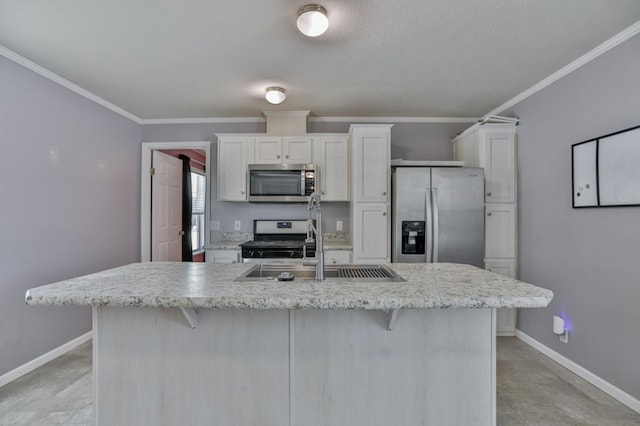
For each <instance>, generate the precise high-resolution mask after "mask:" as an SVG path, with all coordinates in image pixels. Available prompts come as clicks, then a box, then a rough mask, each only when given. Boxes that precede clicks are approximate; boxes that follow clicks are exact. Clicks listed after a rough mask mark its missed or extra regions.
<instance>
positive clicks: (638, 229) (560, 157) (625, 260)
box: [505, 36, 640, 398]
mask: <svg viewBox="0 0 640 426" xmlns="http://www.w3.org/2000/svg"><path fill="white" fill-rule="evenodd" d="M638 52H640V36H635V37H634V38H632V39H630V40H628V41H627V42H625V43H623V44H621V45H620V46H618V47H616V48H614V49H613V50H611V51H609V52H607V53H605V54H604V55H602V56H600V57H599V58H597V59H595V60H594V61H592V62H590V63H588V64H587V65H585V66H583V67H582V68H580V69H578V70H576V71H574V72H573V73H571V74H569V75H568V76H566V77H564V78H562V79H561V80H559V81H557V82H556V83H554V84H552V85H551V86H549V87H547V88H545V89H543V90H542V91H541V92H539V93H537V94H536V95H534V96H531V97H530V98H528V99H526V100H524V101H522V102H521V103H519V104H517V105H516V106H515V107H514V108H512V109H511V110H510V111H507V112H506V113H505V115H512V114H513V115H516V116H518V117H520V120H521V121H520V126H519V129H518V168H519V203H520V204H519V239H520V241H519V250H520V253H519V254H520V278H521V279H522V280H524V281H527V282H531V283H534V284H537V285H540V286H543V287H547V288H549V289H551V290H553V292H554V293H555V297H554V300H553V301H552V302H551V305H550V307H549V308H547V309H521V310H520V312H519V315H518V328H519V329H520V330H522V331H523V332H525V333H526V334H528V335H529V336H531V337H533V338H534V339H536V340H538V341H540V342H542V343H543V344H545V345H546V346H548V347H550V348H552V349H553V350H555V351H557V352H559V353H561V354H562V355H564V356H566V357H568V358H569V359H571V360H573V361H574V362H576V363H578V364H579V365H581V366H583V367H585V368H586V369H588V370H590V371H591V372H593V373H595V374H596V375H598V376H600V377H602V378H603V379H605V380H607V381H608V382H610V383H612V384H614V385H615V386H617V387H619V388H620V389H622V390H624V391H626V392H627V393H629V394H631V395H632V396H634V397H635V398H640V369H639V368H638V360H639V359H640V338H639V331H638V330H639V328H640V279H639V278H638V276H639V274H638V262H639V260H640V256H639V253H640V250H639V242H640V207H622V208H621V207H614V208H599V209H572V208H571V192H572V189H571V145H572V144H574V143H577V142H581V141H584V140H587V139H591V138H594V137H598V136H602V135H605V134H607V133H611V132H615V131H618V130H622V129H626V128H629V127H632V126H637V125H640V114H639V112H640V90H639V88H640V55H639V54H638ZM634 184H636V185H638V184H640V183H639V182H634ZM554 313H560V314H563V315H565V316H566V318H567V320H568V323H569V326H570V328H571V331H570V335H569V343H568V344H566V345H565V344H563V343H560V342H559V341H558V339H557V337H555V336H554V335H553V334H552V332H551V327H552V325H551V324H552V315H553V314H554Z"/></svg>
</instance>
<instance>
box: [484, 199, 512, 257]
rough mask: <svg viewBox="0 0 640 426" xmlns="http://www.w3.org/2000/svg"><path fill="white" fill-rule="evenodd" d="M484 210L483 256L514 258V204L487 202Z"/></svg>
mask: <svg viewBox="0 0 640 426" xmlns="http://www.w3.org/2000/svg"><path fill="white" fill-rule="evenodd" d="M485 211H486V217H485V222H484V226H485V228H484V230H485V249H484V255H485V257H487V258H505V257H506V258H515V257H516V239H515V235H516V232H517V230H516V205H515V204H497V203H488V204H486V206H485Z"/></svg>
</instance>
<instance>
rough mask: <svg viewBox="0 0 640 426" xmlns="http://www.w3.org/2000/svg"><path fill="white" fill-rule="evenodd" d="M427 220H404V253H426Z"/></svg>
mask: <svg viewBox="0 0 640 426" xmlns="http://www.w3.org/2000/svg"><path fill="white" fill-rule="evenodd" d="M424 231H425V222H424V221H423V220H411V221H409V220H403V221H402V254H425V253H424V241H425V232H424Z"/></svg>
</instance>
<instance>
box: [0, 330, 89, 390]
mask: <svg viewBox="0 0 640 426" xmlns="http://www.w3.org/2000/svg"><path fill="white" fill-rule="evenodd" d="M91 338H93V331H89V332H87V333H85V334H83V335H82V336H79V337H76V338H75V339H73V340H71V341H69V342H67V343H65V344H63V345H61V346H58V347H57V348H55V349H52V350H50V351H49V352H47V353H46V354H44V355H40V356H39V357H38V358H36V359H33V360H31V361H29V362H27V363H26V364H22V365H21V366H20V367H18V368H14V369H13V370H11V371H9V372H8V373H5V374H3V375H2V376H0V387H2V386H4V385H6V384H7V383H9V382H12V381H14V380H15V379H17V378H18V377H21V376H24V375H25V374H27V373H29V372H31V371H33V370H35V369H36V368H38V367H40V366H42V365H44V364H46V363H47V362H49V361H51V360H53V359H55V358H57V357H59V356H60V355H63V354H65V353H67V352H69V351H70V350H72V349H75V348H77V347H78V346H80V345H81V344H83V343H84V342H86V341H88V340H91Z"/></svg>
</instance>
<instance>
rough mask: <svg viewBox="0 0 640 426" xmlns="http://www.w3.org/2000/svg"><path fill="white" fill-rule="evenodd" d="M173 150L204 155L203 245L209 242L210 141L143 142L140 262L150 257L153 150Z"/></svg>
mask: <svg viewBox="0 0 640 426" xmlns="http://www.w3.org/2000/svg"><path fill="white" fill-rule="evenodd" d="M173 150H199V151H201V152H203V153H204V156H205V159H204V161H205V173H204V178H205V187H206V188H207V190H206V191H205V203H204V218H203V219H204V220H203V221H204V245H205V246H206V245H208V244H209V239H210V236H209V210H210V198H209V197H210V195H209V194H210V193H211V191H210V190H209V189H210V188H211V187H210V185H211V142H209V141H196V142H143V143H142V158H141V180H140V182H141V191H140V196H141V202H140V204H141V209H140V223H141V239H140V259H141V261H142V262H149V261H151V260H153V259H152V245H151V229H152V221H151V214H152V212H151V206H152V202H151V201H152V186H151V182H152V177H151V167H152V158H153V152H154V151H173Z"/></svg>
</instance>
